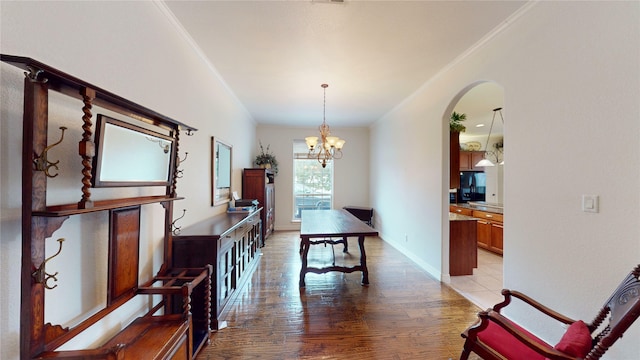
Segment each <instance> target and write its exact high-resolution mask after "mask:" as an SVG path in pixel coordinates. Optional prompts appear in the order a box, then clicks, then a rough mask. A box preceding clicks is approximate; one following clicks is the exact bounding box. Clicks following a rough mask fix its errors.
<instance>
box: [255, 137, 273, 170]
mask: <svg viewBox="0 0 640 360" xmlns="http://www.w3.org/2000/svg"><path fill="white" fill-rule="evenodd" d="M269 146H270V145H267V149H266V150H265V149H264V147H263V146H262V141H261V142H260V154H259V155H258V156H256V159H255V161H254V162H253V163H254V164H255V165H256V166H258V167H261V168H266V169H271V170H273V173H274V175H277V174H278V160H276V156H275V155H273V153H272V152H271V151H269Z"/></svg>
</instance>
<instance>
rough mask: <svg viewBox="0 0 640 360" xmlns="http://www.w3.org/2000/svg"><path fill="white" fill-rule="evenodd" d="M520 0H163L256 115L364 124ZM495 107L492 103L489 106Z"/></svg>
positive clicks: (288, 121) (270, 119) (305, 122)
mask: <svg viewBox="0 0 640 360" xmlns="http://www.w3.org/2000/svg"><path fill="white" fill-rule="evenodd" d="M524 4H525V2H524V1H356V0H352V1H349V0H345V1H344V2H342V3H341V2H334V1H328V0H323V1H319V0H318V1H311V0H299V1H171V0H165V1H164V2H162V3H160V5H161V7H163V8H164V9H165V10H168V11H165V12H166V13H168V14H169V15H170V16H172V17H174V20H176V21H177V23H179V26H181V27H182V30H183V31H184V32H185V33H186V34H188V37H190V39H191V40H192V43H193V44H194V46H195V47H196V48H197V50H198V51H200V52H201V54H202V55H203V56H204V57H205V58H206V59H207V60H208V61H209V62H210V64H211V66H212V67H213V68H215V70H216V71H217V72H218V74H219V75H220V77H221V78H222V81H224V82H225V83H226V85H227V86H228V87H229V88H230V89H231V91H232V92H233V93H234V94H235V96H236V97H237V98H238V99H239V101H240V102H241V103H242V104H243V105H244V106H245V107H246V109H247V110H248V111H249V112H250V113H251V115H252V117H253V118H254V119H255V120H256V121H257V122H258V123H259V124H268V125H283V126H303V127H307V126H317V125H319V124H320V123H321V122H322V116H323V89H322V88H321V86H320V85H321V84H323V83H327V84H329V87H328V88H327V89H326V121H327V123H328V124H329V125H330V126H332V127H357V126H367V125H369V124H371V123H373V122H375V121H376V120H378V119H379V118H381V117H382V116H384V115H385V114H386V113H387V112H389V111H390V110H392V109H393V108H394V107H395V106H397V105H398V104H400V103H401V102H402V101H403V100H404V99H406V98H407V97H408V96H410V95H411V94H412V93H414V92H415V91H416V90H418V89H419V88H420V87H421V86H422V85H423V84H425V83H426V82H427V81H428V80H429V79H431V78H432V77H434V76H435V75H437V74H438V72H439V71H441V70H442V69H443V68H445V67H446V66H447V65H448V64H450V63H451V62H453V61H455V59H456V58H459V57H460V56H461V55H462V54H464V53H465V52H466V51H468V49H470V48H472V47H473V46H474V45H476V44H478V43H479V42H481V41H482V39H483V38H484V37H485V36H487V34H489V33H491V32H492V30H494V29H495V28H497V27H499V26H501V25H502V24H503V23H504V22H505V21H506V19H508V18H509V16H510V15H512V14H513V13H514V12H516V11H517V10H518V9H519V8H520V7H522V6H523V5H524ZM489 113H490V111H489Z"/></svg>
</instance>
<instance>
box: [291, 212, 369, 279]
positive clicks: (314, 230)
mask: <svg viewBox="0 0 640 360" xmlns="http://www.w3.org/2000/svg"><path fill="white" fill-rule="evenodd" d="M365 236H378V232H377V231H376V230H374V229H372V228H371V227H370V226H368V225H367V224H365V223H363V222H362V221H360V219H358V218H357V217H355V216H353V215H352V214H350V213H349V212H347V211H345V210H314V211H304V212H302V224H301V226H300V246H301V253H302V254H301V257H302V269H301V270H300V287H304V286H305V282H304V277H305V275H306V273H308V272H311V273H315V274H324V273H327V272H329V271H339V272H343V273H351V272H354V271H362V284H363V285H368V284H369V271H368V270H367V255H366V252H365V250H364V239H365ZM348 237H358V246H359V248H360V265H357V266H353V267H344V266H335V265H334V266H328V267H324V268H315V267H309V266H308V263H307V255H308V254H309V248H310V247H311V245H316V244H325V243H327V240H326V239H327V238H342V239H343V240H338V242H341V241H345V246H346V238H348ZM312 239H322V240H312Z"/></svg>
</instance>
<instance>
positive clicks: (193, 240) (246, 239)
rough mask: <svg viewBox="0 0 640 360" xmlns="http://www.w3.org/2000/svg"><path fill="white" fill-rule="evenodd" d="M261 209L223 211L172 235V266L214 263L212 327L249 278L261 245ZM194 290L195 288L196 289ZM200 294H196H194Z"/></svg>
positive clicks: (222, 317)
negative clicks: (243, 211)
mask: <svg viewBox="0 0 640 360" xmlns="http://www.w3.org/2000/svg"><path fill="white" fill-rule="evenodd" d="M260 210H261V209H258V210H256V211H254V212H251V213H224V214H220V215H216V216H214V217H211V218H208V219H205V220H203V221H201V222H198V223H196V224H193V225H191V226H189V227H185V228H184V229H181V230H180V234H179V235H174V236H173V241H172V243H173V265H174V266H176V267H186V268H192V267H201V266H204V265H206V264H213V265H214V269H213V274H212V275H211V277H212V279H211V280H212V288H213V290H212V294H211V295H212V297H213V296H214V295H215V298H212V299H211V328H212V329H213V330H217V329H219V328H221V327H223V326H222V323H223V321H224V316H225V315H226V313H228V311H229V309H230V305H231V304H232V303H233V301H232V299H234V298H235V297H236V296H237V295H238V293H239V292H238V290H239V289H241V288H242V287H243V286H244V284H245V283H246V282H247V280H249V279H250V278H251V275H252V274H253V270H255V267H256V266H257V264H258V261H259V255H260V245H261V244H262V221H261V220H260ZM196 291H197V290H196ZM199 295H200V294H199V293H197V292H196V293H195V294H194V297H198V296H199Z"/></svg>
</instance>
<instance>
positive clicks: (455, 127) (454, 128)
mask: <svg viewBox="0 0 640 360" xmlns="http://www.w3.org/2000/svg"><path fill="white" fill-rule="evenodd" d="M465 120H467V114H464V113H463V114H459V113H457V112H455V111H454V112H452V113H451V117H450V118H449V132H459V133H461V132H464V131H465V130H467V127H466V126H464V125H462V122H463V121H465Z"/></svg>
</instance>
